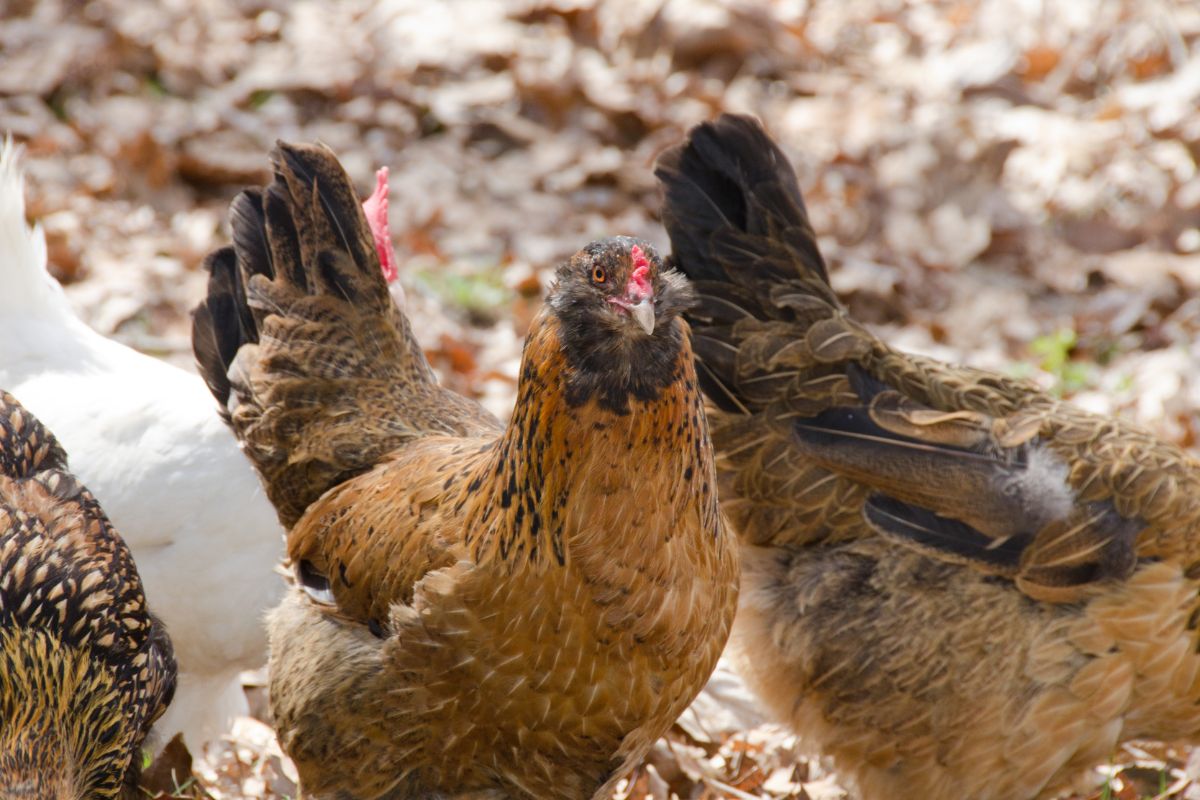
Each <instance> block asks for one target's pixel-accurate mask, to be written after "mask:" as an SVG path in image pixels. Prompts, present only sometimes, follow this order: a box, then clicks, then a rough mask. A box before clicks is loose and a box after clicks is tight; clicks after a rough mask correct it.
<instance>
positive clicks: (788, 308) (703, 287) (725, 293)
mask: <svg viewBox="0 0 1200 800" xmlns="http://www.w3.org/2000/svg"><path fill="white" fill-rule="evenodd" d="M655 174H656V175H657V176H658V178H659V180H660V181H661V182H662V185H663V189H664V194H665V202H664V204H663V213H662V216H663V224H664V225H665V226H666V229H667V233H668V235H669V236H670V238H671V249H672V251H673V258H674V260H675V266H676V267H677V268H678V269H679V270H680V271H682V272H683V273H684V274H685V275H687V277H688V278H690V279H691V280H692V282H693V283H694V285H695V287H696V290H697V292H698V293H699V295H700V303H699V305H698V307H697V308H696V309H694V310H693V311H692V313H691V314H690V315H689V319H690V320H691V321H692V323H693V329H694V330H695V331H696V335H697V346H696V352H697V356H699V358H700V359H701V360H702V361H703V363H704V369H701V370H700V381H701V384H702V386H703V388H704V389H705V391H706V392H707V394H708V396H709V397H710V398H712V400H713V401H714V402H715V403H716V404H717V405H718V406H719V407H720V408H721V409H722V410H724V411H729V412H741V413H748V412H752V411H754V410H756V409H758V408H760V407H761V405H762V402H763V401H764V399H765V398H766V396H767V395H769V394H771V395H773V394H776V393H777V389H778V385H777V383H775V382H770V381H767V382H766V383H765V384H759V385H757V386H756V385H755V384H754V382H753V381H748V380H747V379H748V378H763V379H764V380H765V378H764V376H765V375H767V374H769V373H771V372H772V371H773V369H772V368H771V367H770V366H767V365H766V364H760V365H759V366H760V367H762V368H761V369H759V368H757V367H756V368H752V369H748V365H747V362H746V360H745V358H744V354H745V353H746V352H747V351H745V350H744V345H745V339H746V335H747V334H750V333H751V331H750V329H751V328H754V329H755V330H756V331H760V332H763V333H767V332H770V333H771V334H772V335H771V338H772V339H773V340H774V341H776V342H779V343H782V342H783V341H784V339H783V337H780V336H779V335H778V334H779V333H780V332H782V331H783V330H788V331H791V332H792V333H793V334H796V333H798V334H800V335H803V333H804V332H805V331H806V330H807V329H808V328H810V327H811V326H812V325H813V324H814V323H816V322H818V321H820V320H823V319H828V318H830V317H832V316H834V315H835V314H837V313H838V312H839V311H840V309H841V306H840V304H839V303H838V300H837V297H836V296H835V295H834V294H833V290H832V289H831V288H830V286H829V278H828V275H827V273H826V270H825V261H824V259H822V257H821V253H820V250H819V249H818V247H817V240H816V235H815V234H814V233H813V229H812V226H811V224H810V223H809V220H808V211H807V210H806V208H805V206H804V200H803V198H802V197H801V194H800V187H799V185H798V184H797V182H796V176H795V173H794V172H793V171H792V167H791V164H790V163H789V162H788V159H787V156H785V155H784V154H783V151H781V150H780V149H779V147H778V146H777V145H776V144H775V143H774V142H773V141H771V139H770V137H769V136H767V134H766V132H765V131H764V130H763V129H762V126H761V125H760V124H759V123H758V122H757V121H756V120H755V119H753V118H752V117H747V116H737V115H729V114H727V115H724V116H722V117H721V118H720V119H717V120H716V121H713V122H706V123H703V124H701V125H698V126H696V127H695V128H693V129H692V131H691V133H690V134H689V136H688V138H687V140H686V141H685V142H684V143H683V144H681V145H679V146H678V147H675V148H672V149H671V150H668V151H667V152H665V153H664V154H663V155H662V156H661V157H660V158H659V160H658V164H657V165H656V167H655ZM772 323H780V324H781V325H779V324H777V325H775V326H774V327H773V328H772V327H770V326H771V324H772ZM722 351H724V353H725V354H726V357H724V358H723V357H722ZM776 352H777V351H772V353H770V354H768V355H774V354H775V353H776ZM734 354H736V356H735V355H734ZM751 372H753V374H751Z"/></svg>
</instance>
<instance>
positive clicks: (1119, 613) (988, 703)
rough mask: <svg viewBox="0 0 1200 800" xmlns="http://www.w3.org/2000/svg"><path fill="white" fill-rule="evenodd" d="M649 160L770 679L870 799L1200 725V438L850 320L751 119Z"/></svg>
mask: <svg viewBox="0 0 1200 800" xmlns="http://www.w3.org/2000/svg"><path fill="white" fill-rule="evenodd" d="M657 174H658V175H659V177H660V179H661V180H662V182H663V185H664V187H665V193H666V201H665V206H664V210H663V221H664V223H665V225H666V228H667V231H668V233H669V235H670V238H671V245H672V249H673V255H672V258H673V260H674V263H675V266H677V267H678V268H679V269H680V270H681V271H682V272H684V273H685V274H686V275H687V276H688V277H689V278H691V279H692V281H693V284H694V286H695V287H696V290H697V291H698V293H699V295H700V298H701V300H700V304H699V305H698V306H697V307H696V308H695V309H694V310H693V311H692V312H690V313H689V320H690V322H691V323H692V327H693V331H694V334H695V350H696V354H697V359H698V368H697V373H698V375H699V377H700V382H701V385H702V386H703V388H704V390H705V392H706V394H707V395H708V398H709V401H710V403H711V406H710V414H709V420H710V424H711V428H712V435H713V444H714V448H715V450H716V452H717V458H718V462H717V463H718V475H719V486H720V496H721V500H722V505H723V508H724V510H725V511H726V513H727V514H728V515H729V518H730V521H731V522H732V523H733V526H734V527H735V528H736V529H737V531H738V534H739V536H740V540H741V543H742V564H743V570H744V572H743V593H742V603H741V606H740V609H739V612H738V620H737V623H736V625H735V632H734V636H733V639H732V640H731V641H732V642H733V646H734V649H735V651H736V652H737V653H738V655H739V659H740V663H741V666H742V669H743V672H744V674H745V675H746V677H747V678H748V680H749V681H750V683H751V684H752V686H753V687H754V688H756V690H757V691H758V693H759V694H760V696H761V697H762V698H763V699H764V700H765V701H766V703H767V704H768V705H769V706H770V707H771V708H772V709H774V710H775V711H776V713H777V714H779V715H780V716H781V717H782V718H783V719H785V720H786V721H788V722H789V723H790V724H791V725H792V726H793V727H794V728H795V730H796V731H797V732H798V733H799V734H800V735H801V736H802V738H803V739H804V741H805V742H807V744H808V745H809V746H810V747H811V748H812V749H813V750H816V751H819V752H821V753H824V754H827V755H829V756H831V757H832V759H833V761H834V763H835V766H836V767H837V768H838V771H839V772H840V773H841V775H842V777H843V778H845V779H847V780H848V782H849V783H850V784H851V785H852V786H853V787H855V788H856V789H857V790H858V791H859V792H861V794H862V796H863V797H864V798H869V799H870V800H878V799H879V798H898V797H912V798H922V800H961V798H971V799H972V800H988V799H989V798H991V799H994V800H1002V799H1003V800H1027V799H1028V798H1033V797H1041V796H1045V795H1048V794H1051V793H1053V792H1054V790H1055V789H1056V788H1058V787H1061V786H1063V785H1064V784H1065V783H1067V782H1069V781H1070V780H1071V779H1072V778H1073V777H1075V776H1076V775H1078V774H1079V773H1080V772H1081V771H1082V770H1084V769H1086V768H1088V767H1090V766H1093V765H1096V764H1099V763H1103V762H1104V761H1105V760H1106V759H1107V758H1108V757H1109V756H1110V755H1111V753H1112V752H1113V750H1114V749H1115V748H1116V746H1117V744H1118V743H1119V742H1122V741H1125V740H1127V739H1131V738H1136V737H1147V738H1159V739H1166V740H1174V739H1193V740H1194V739H1196V738H1197V737H1200V654H1198V653H1197V650H1198V646H1200V631H1198V628H1200V597H1198V593H1200V462H1198V461H1197V460H1196V459H1195V458H1194V457H1192V456H1191V455H1189V454H1187V453H1185V452H1183V451H1181V450H1180V449H1179V448H1177V447H1175V446H1173V445H1171V444H1169V443H1167V442H1164V441H1161V440H1159V439H1157V438H1155V437H1154V436H1152V435H1151V434H1149V433H1147V432H1146V431H1144V430H1141V429H1139V428H1137V427H1135V426H1133V425H1131V424H1128V423H1126V422H1123V421H1121V420H1119V419H1115V418H1110V417H1102V416H1097V415H1093V414H1089V413H1086V412H1084V411H1082V410H1080V409H1078V408H1076V407H1074V406H1072V405H1070V404H1069V403H1066V402H1063V401H1061V400H1059V399H1058V398H1055V397H1053V396H1050V395H1048V394H1046V393H1044V392H1042V391H1040V390H1039V389H1038V388H1037V387H1036V386H1034V385H1032V384H1030V383H1027V382H1025V381H1020V380H1015V379H1012V378H1008V377H1005V376H1003V375H999V374H996V373H992V372H986V371H983V370H978V369H972V368H969V367H959V366H951V365H948V364H944V363H942V362H939V361H935V360H933V359H929V358H922V357H917V356H913V355H910V354H907V353H902V352H899V351H897V350H894V349H893V348H891V347H889V346H888V345H887V344H886V343H884V342H883V341H881V340H880V339H879V338H878V337H877V336H876V335H874V334H873V333H872V332H870V331H869V330H867V329H866V328H865V327H863V326H862V325H860V324H858V323H857V322H855V321H854V320H852V319H850V318H849V316H848V315H847V312H846V309H845V308H844V307H843V306H842V305H841V303H840V302H839V301H838V299H837V297H836V296H835V295H834V293H833V290H832V289H831V288H830V286H829V282H828V279H827V276H826V268H825V264H824V261H823V259H822V257H821V254H820V252H819V250H818V248H817V242H816V237H815V234H814V232H813V230H812V228H811V226H810V225H809V221H808V216H807V212H806V210H805V207H804V202H803V200H802V199H801V195H800V190H799V187H798V185H797V182H796V176H795V174H794V173H793V171H792V167H791V165H790V164H789V163H788V160H787V158H786V157H785V156H784V154H783V153H782V151H781V150H780V149H779V148H778V147H777V146H776V145H775V143H774V142H772V141H771V139H770V138H769V137H768V136H767V135H766V133H765V132H764V131H763V129H762V127H761V126H760V125H759V124H758V123H757V122H756V121H754V120H753V119H751V118H748V117H737V116H725V117H722V118H720V119H719V120H717V121H716V122H712V123H706V124H703V125H700V126H698V127H697V128H695V129H693V130H692V131H691V133H690V134H689V137H688V140H687V141H686V142H685V143H684V144H683V145H681V146H679V147H677V148H673V149H672V150H670V151H669V152H667V153H666V154H664V155H663V157H662V158H661V159H660V161H659V165H658V168H657Z"/></svg>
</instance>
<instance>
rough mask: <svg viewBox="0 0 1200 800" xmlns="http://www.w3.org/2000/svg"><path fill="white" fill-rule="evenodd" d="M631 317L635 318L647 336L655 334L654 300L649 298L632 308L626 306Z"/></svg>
mask: <svg viewBox="0 0 1200 800" xmlns="http://www.w3.org/2000/svg"><path fill="white" fill-rule="evenodd" d="M626 308H627V309H628V310H629V316H631V317H633V319H634V321H635V322H637V324H638V326H639V327H641V329H642V330H644V331H645V332H646V335H647V336H649V335H650V334H652V333H654V299H653V298H650V297H647V298H644V299H642V300H639V301H638V302H637V303H634V304H633V305H631V306H626Z"/></svg>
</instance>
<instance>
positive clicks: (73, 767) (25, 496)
mask: <svg viewBox="0 0 1200 800" xmlns="http://www.w3.org/2000/svg"><path fill="white" fill-rule="evenodd" d="M0 471H2V474H0V797H3V798H22V797H29V798H48V799H53V800H84V798H87V799H88V800H93V799H94V798H116V797H127V798H132V797H136V796H137V790H136V787H135V786H134V781H135V779H136V776H137V774H138V772H139V770H140V768H141V752H140V749H139V747H140V745H141V743H142V740H143V739H144V738H145V736H146V733H147V731H148V730H149V729H150V725H151V723H153V722H154V720H155V719H157V718H158V717H159V716H160V715H161V714H162V712H163V711H164V710H165V709H166V707H167V704H168V703H169V702H170V698H171V694H172V692H173V691H174V688H175V661H174V658H173V657H172V654H171V645H170V640H169V639H168V638H167V635H166V632H165V631H164V630H163V627H162V625H161V623H159V622H158V621H157V620H156V619H155V618H154V617H153V616H152V615H151V614H150V613H149V612H148V611H147V608H146V599H145V597H144V596H143V594H142V585H141V581H140V580H139V579H138V574H137V570H136V568H135V567H134V564H133V559H132V558H131V557H130V555H129V550H128V549H127V548H126V547H125V543H124V542H123V541H121V537H120V536H118V535H117V534H116V532H115V531H113V529H112V527H111V525H110V524H109V522H108V519H107V518H106V517H105V516H104V512H103V511H102V510H101V509H100V506H99V505H98V504H97V502H96V499H95V498H94V497H93V496H92V495H91V493H90V492H88V490H87V489H85V488H84V487H83V486H81V485H80V484H79V483H78V482H77V481H76V480H75V478H74V477H73V476H72V475H71V474H70V473H69V472H67V463H66V455H65V454H64V453H63V450H62V448H61V447H60V446H59V444H58V442H57V441H56V440H55V439H54V437H53V436H52V435H50V433H49V432H48V431H47V430H46V429H45V428H44V427H42V425H41V423H39V422H38V421H37V420H36V419H35V418H34V417H33V416H32V415H30V414H29V413H28V412H27V411H25V410H24V409H23V408H22V407H21V405H20V404H19V403H18V402H17V401H16V399H15V398H14V397H13V396H12V395H10V394H8V393H7V392H0Z"/></svg>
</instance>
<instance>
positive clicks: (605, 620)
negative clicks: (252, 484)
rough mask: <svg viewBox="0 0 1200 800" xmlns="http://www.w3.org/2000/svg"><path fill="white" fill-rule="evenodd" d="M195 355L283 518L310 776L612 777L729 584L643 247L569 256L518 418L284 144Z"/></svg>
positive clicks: (282, 715) (706, 472) (376, 790)
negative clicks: (398, 294)
mask: <svg viewBox="0 0 1200 800" xmlns="http://www.w3.org/2000/svg"><path fill="white" fill-rule="evenodd" d="M273 159H274V164H275V170H276V177H275V181H274V182H273V183H272V184H271V185H270V186H269V187H268V188H267V189H266V190H265V191H263V192H259V191H253V190H252V191H247V192H245V193H243V194H242V195H241V196H240V197H239V198H238V199H237V200H236V201H235V203H234V206H233V211H232V218H233V240H234V244H233V246H232V247H230V248H225V249H222V250H220V251H218V252H216V253H214V254H213V255H212V256H211V257H210V259H209V268H210V270H211V278H210V284H209V292H208V298H207V300H206V301H205V302H204V303H203V304H202V305H201V307H200V308H199V309H197V312H196V315H195V327H194V331H193V336H194V345H195V349H196V355H197V359H198V361H199V363H200V366H201V371H202V372H203V373H204V375H205V377H206V379H207V380H208V382H209V384H210V386H211V388H212V389H213V392H214V394H215V395H216V397H217V399H218V400H219V401H220V404H221V406H222V408H223V409H224V411H225V413H226V415H227V419H228V420H229V421H230V423H231V425H232V427H233V430H234V431H235V433H236V434H237V436H238V438H239V439H240V440H241V442H242V445H243V448H244V449H245V452H246V454H247V455H248V456H249V457H250V459H251V461H252V462H253V463H254V465H255V466H256V467H257V469H258V471H259V472H260V473H261V475H262V477H263V481H264V483H265V485H266V489H267V494H268V497H269V498H270V499H271V501H272V502H273V503H274V505H275V507H276V508H277V509H278V511H279V516H280V519H281V520H282V522H283V524H284V525H285V526H286V527H287V528H288V530H289V532H288V555H289V559H290V564H291V567H292V570H293V573H294V584H295V587H294V588H293V590H292V591H291V592H290V594H289V596H288V598H287V599H286V600H285V601H284V603H283V604H282V605H281V606H280V608H278V609H277V610H276V611H275V612H274V613H273V614H272V616H271V618H270V622H269V628H270V641H271V648H270V649H271V663H270V669H271V683H270V697H271V706H272V710H273V713H274V718H275V722H276V725H277V727H278V730H279V736H280V740H281V742H282V744H283V747H284V749H285V750H286V751H287V753H288V754H289V755H290V756H291V757H292V759H293V760H294V761H295V762H296V766H297V768H298V770H299V772H300V781H301V788H302V790H303V791H304V793H305V795H306V796H315V797H329V798H363V799H364V800H365V799H366V798H418V797H420V798H425V797H442V796H464V797H466V796H471V797H494V798H564V799H565V798H588V797H601V796H604V795H605V794H606V793H607V792H608V791H609V790H610V789H611V787H612V786H613V785H614V784H615V783H616V781H617V780H618V779H619V778H620V777H621V776H622V774H623V773H624V772H625V771H627V770H628V769H629V768H630V767H632V766H633V765H634V764H635V763H636V762H637V761H638V760H639V759H640V758H641V757H642V755H643V754H644V753H645V752H646V750H647V749H648V748H649V747H650V745H651V744H652V743H653V742H654V740H655V739H656V738H658V737H659V736H660V735H661V734H662V733H663V732H664V731H665V730H666V729H667V728H668V726H670V724H671V723H672V722H673V721H674V719H675V718H676V716H678V715H679V714H680V713H681V712H682V711H683V709H684V708H685V707H686V706H687V705H688V703H689V702H690V701H691V699H692V698H693V697H694V696H695V695H696V694H697V693H698V692H699V690H700V688H701V687H702V686H703V684H704V682H705V680H706V679H707V677H708V675H709V673H710V672H711V671H712V669H713V667H714V665H715V664H716V660H717V657H718V655H719V653H720V651H721V649H722V648H723V646H724V644H725V640H726V638H727V635H728V631H729V628H730V625H731V623H732V617H733V611H734V607H735V605H736V596H737V561H736V542H735V541H734V540H733V539H732V537H730V536H729V535H727V534H726V532H725V528H724V523H723V522H722V518H721V516H720V513H719V511H718V507H717V504H716V491H715V473H714V467H713V464H712V455H711V449H710V444H709V441H708V433H707V427H706V422H705V418H704V414H703V411H702V399H701V395H700V390H699V387H698V386H697V384H696V377H695V372H694V360H693V355H692V350H691V345H690V342H689V334H688V330H687V326H686V324H685V323H684V322H683V320H682V319H681V318H680V317H679V314H680V312H681V311H682V309H683V307H684V306H685V305H686V304H687V303H688V302H690V301H691V300H692V299H693V295H692V293H691V290H690V289H689V287H688V286H687V283H686V282H685V281H684V280H683V279H682V278H681V277H680V276H679V275H678V274H677V273H674V272H671V271H668V270H665V269H663V267H662V264H661V261H660V259H659V257H658V256H657V255H656V254H655V253H654V251H653V250H652V249H651V248H650V246H649V245H647V244H645V243H642V242H638V241H635V240H633V239H628V238H616V239H609V240H605V241H602V242H598V243H595V244H592V245H589V246H588V247H586V248H584V249H583V250H582V251H580V252H579V253H577V254H576V255H575V256H573V257H572V258H571V259H570V260H569V261H568V262H567V263H566V264H564V265H563V266H561V267H560V268H559V270H558V273H557V283H556V285H555V287H554V288H553V289H552V291H551V293H550V296H549V298H548V300H547V303H546V305H545V308H544V309H543V310H542V312H541V313H540V314H539V315H538V317H537V318H536V319H535V320H534V322H533V324H532V326H531V329H530V332H529V337H528V340H527V342H526V345H525V352H524V358H523V361H522V365H521V371H520V379H519V385H518V392H517V401H516V408H515V410H514V411H513V415H512V419H511V420H510V422H509V424H508V425H507V426H504V425H502V424H500V423H499V422H498V421H497V420H495V419H494V418H492V417H491V416H489V415H488V414H487V413H486V412H485V411H483V410H482V408H480V407H479V406H478V405H477V404H476V403H474V402H473V401H471V400H467V399H465V398H463V397H460V396H458V395H455V394H454V393H452V392H449V391H447V390H446V389H443V388H442V387H440V386H439V385H438V384H437V382H436V380H435V378H434V375H433V372H432V370H431V369H430V367H429V364H428V363H427V362H426V360H425V358H424V356H423V354H422V352H421V349H420V348H419V347H418V345H417V342H416V340H415V339H414V337H413V334H412V330H411V328H410V326H409V322H408V320H407V319H406V318H405V316H404V314H403V313H402V311H401V310H400V309H399V308H397V306H396V305H395V304H394V303H393V302H392V300H391V299H390V297H389V296H388V292H387V287H386V285H385V282H384V279H383V277H382V276H381V274H380V267H379V262H378V259H377V256H376V253H375V249H374V247H373V245H372V240H371V236H370V231H369V229H368V227H367V223H366V220H365V218H364V217H363V213H362V210H361V209H360V207H359V204H358V202H357V200H356V199H355V196H354V192H353V189H352V187H351V185H350V182H349V179H348V178H347V177H346V175H345V173H344V172H343V170H342V168H341V165H339V164H338V163H337V160H336V159H335V158H334V156H333V155H332V153H330V152H329V151H328V150H327V149H324V148H319V147H306V146H291V145H285V144H280V145H279V147H278V148H277V150H276V151H275V153H274V154H273Z"/></svg>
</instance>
